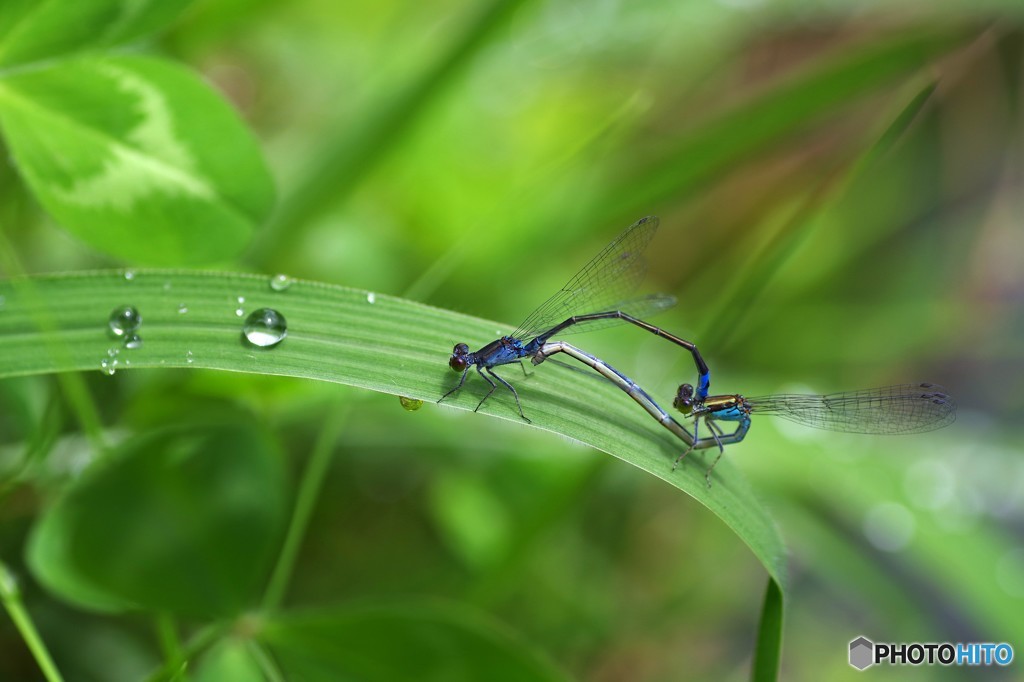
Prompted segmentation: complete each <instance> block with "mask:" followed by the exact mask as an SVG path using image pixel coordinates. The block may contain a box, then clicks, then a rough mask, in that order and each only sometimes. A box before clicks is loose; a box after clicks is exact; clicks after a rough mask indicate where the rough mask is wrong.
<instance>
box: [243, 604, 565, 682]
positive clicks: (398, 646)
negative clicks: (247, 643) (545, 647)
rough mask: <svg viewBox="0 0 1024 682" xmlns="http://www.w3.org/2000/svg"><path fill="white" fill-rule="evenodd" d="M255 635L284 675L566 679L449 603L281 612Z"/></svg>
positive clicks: (452, 681) (520, 681)
mask: <svg viewBox="0 0 1024 682" xmlns="http://www.w3.org/2000/svg"><path fill="white" fill-rule="evenodd" d="M260 638H261V639H262V640H263V641H265V642H266V643H267V645H268V647H269V648H270V649H271V650H272V651H273V653H274V657H275V658H276V659H277V661H278V662H279V664H280V665H281V667H282V668H283V669H284V672H285V676H286V677H287V678H288V679H302V680H307V681H308V682H314V681H316V680H331V681H333V680H360V681H361V682H377V681H379V682H390V681H391V680H417V681H418V682H432V681H437V682H460V681H465V682H476V681H477V680H488V682H501V681H502V680H509V681H510V682H511V681H513V680H514V681H515V682H530V681H534V680H537V681H539V680H567V679H568V678H567V677H566V676H565V675H564V674H563V673H561V672H560V671H558V670H557V669H555V668H554V666H553V665H552V664H551V663H549V662H548V661H547V660H546V659H544V658H543V657H542V656H541V654H540V653H539V652H538V651H537V650H536V649H535V648H534V647H532V646H530V645H528V644H526V643H525V642H522V641H520V640H519V639H518V638H517V637H515V636H513V635H512V634H511V633H509V632H507V631H506V630H505V629H504V628H501V627H499V626H498V625H497V624H495V623H494V622H492V621H491V620H490V619H488V618H485V617H484V616H483V615H481V614H479V613H477V612H475V611H469V610H466V609H463V608H461V607H457V606H454V605H442V604H436V603H420V604H416V603H407V604H402V605H398V606H364V607H358V608H346V609H336V610H332V611H329V612H323V613H320V614H310V615H294V616H282V617H279V618H276V619H274V620H272V621H270V622H268V623H267V625H266V627H265V628H264V629H263V630H262V631H261V633H260Z"/></svg>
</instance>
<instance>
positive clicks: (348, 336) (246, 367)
mask: <svg viewBox="0 0 1024 682" xmlns="http://www.w3.org/2000/svg"><path fill="white" fill-rule="evenodd" d="M270 281H271V278H269V277H260V276H255V275H245V274H237V273H198V272H175V271H160V270H153V271H138V272H136V273H134V276H133V277H132V278H131V279H126V278H125V277H124V276H123V275H122V274H121V273H119V272H115V271H106V272H91V273H79V274H74V275H59V276H52V277H49V276H47V277H36V278H32V280H31V284H32V285H33V287H32V288H33V290H34V295H31V296H25V295H22V294H21V290H22V289H23V288H24V285H25V284H26V282H24V281H21V280H10V281H5V282H0V295H6V298H7V306H6V308H5V312H4V314H3V315H0V343H3V345H4V348H5V351H6V352H5V353H3V354H2V356H0V377H4V376H13V375H20V374H37V373H50V372H59V371H73V370H100V369H101V363H102V364H106V366H107V367H108V368H110V369H117V370H119V369H121V368H125V367H129V366H130V367H131V368H133V369H137V368H146V367H192V368H209V369H220V370H229V371H236V372H254V373H262V374H276V375H282V376H295V377H306V378H311V379H318V380H321V381H334V382H338V383H344V384H350V385H353V386H358V387H361V388H367V389H370V390H373V391H380V392H383V393H390V394H395V395H405V396H407V397H410V398H419V399H421V400H424V401H428V402H429V403H433V402H434V401H436V400H437V399H438V398H439V397H440V396H441V395H443V394H444V393H445V392H446V391H447V390H448V389H449V388H451V387H452V386H453V385H454V384H455V383H456V381H457V380H458V379H457V377H456V376H455V375H454V374H453V373H452V372H451V370H449V369H448V367H447V362H446V360H447V357H448V354H449V353H450V349H451V347H452V344H453V343H454V342H455V341H460V340H467V341H470V342H472V343H473V344H474V346H476V345H483V344H485V343H487V342H489V341H491V340H493V339H494V338H495V336H497V335H499V334H500V333H501V330H502V325H500V324H498V323H495V322H488V321H485V320H480V319H477V318H472V317H469V316H467V315H460V314H458V313H453V312H450V311H446V310H441V309H439V308H432V307H430V306H425V305H422V304H419V303H415V302H413V301H406V300H403V299H399V298H394V297H391V296H384V295H381V294H376V295H374V294H370V293H368V292H365V291H359V290H356V289H349V288H345V287H339V286H330V285H324V284H317V283H313V282H304V281H296V282H295V283H294V284H292V285H291V286H290V287H289V288H288V289H287V290H286V291H283V292H277V291H274V290H272V289H271V287H270ZM240 299H242V300H244V310H242V312H243V314H244V313H246V312H252V311H254V310H256V309H259V308H264V307H269V308H274V309H276V310H277V311H279V312H280V313H282V314H283V315H284V317H285V318H286V320H287V322H288V336H287V338H285V339H284V340H283V341H282V342H281V343H280V344H279V345H277V346H276V347H272V348H258V347H254V346H251V345H248V344H247V343H246V342H245V341H244V338H243V335H242V322H243V320H242V318H241V317H240V316H238V315H237V314H236V310H237V309H239V300H240ZM44 302H45V303H44ZM125 304H132V305H134V306H135V307H136V308H137V309H138V310H139V312H140V313H141V315H142V318H143V322H142V326H141V328H140V330H139V333H140V335H141V337H142V340H143V345H142V347H141V348H139V349H137V350H120V346H121V344H120V343H119V342H117V341H112V340H111V337H110V336H109V334H108V328H107V318H108V316H109V315H110V312H111V310H113V309H114V308H115V307H117V306H121V305H125ZM39 306H45V314H46V315H47V316H48V317H49V318H50V319H51V320H52V323H53V325H52V326H53V329H54V332H53V333H52V334H51V335H50V337H49V339H50V342H49V343H44V342H43V339H44V335H43V334H42V333H40V332H38V331H36V327H35V325H34V324H33V323H32V320H33V319H34V316H39V315H41V314H43V312H44V311H43V310H40V309H39V308H38V307H39ZM182 310H187V312H184V313H183V312H181V311H182ZM61 345H62V346H63V347H61V348H60V352H59V353H54V352H52V351H51V349H52V348H54V347H55V346H57V347H60V346H61ZM108 351H110V352H111V353H115V354H116V357H115V358H113V360H116V364H114V362H113V361H112V359H111V354H110V353H108ZM513 371H514V372H518V371H519V370H518V368H515V369H514V370H513ZM498 372H499V373H501V369H500V368H499V370H498ZM513 377H514V375H511V374H510V378H513ZM477 379H478V378H477V377H469V378H468V380H467V381H466V386H465V387H464V388H463V390H462V391H461V392H460V394H458V395H455V396H452V397H451V398H450V399H448V400H447V401H445V405H446V406H448V407H455V408H459V409H462V410H471V409H473V408H475V407H476V405H477V403H478V402H479V400H480V398H481V397H482V396H483V394H484V391H483V389H484V387H485V386H484V383H483V382H481V381H478V380H477ZM513 381H515V383H516V386H517V389H518V391H519V395H520V398H521V399H522V401H523V405H524V409H525V410H526V412H527V413H528V415H529V417H530V418H531V419H532V420H533V423H532V424H531V425H527V424H523V426H529V427H532V428H540V429H544V430H548V431H552V432H554V433H559V434H562V435H565V436H569V437H571V438H574V439H576V440H579V441H582V442H584V443H586V444H588V445H592V446H594V447H596V448H598V449H600V450H603V451H605V452H608V453H610V454H612V455H614V456H616V457H618V458H620V459H622V460H624V461H626V462H629V463H630V464H633V465H634V466H637V467H639V468H641V469H643V470H645V471H647V472H648V473H650V474H652V475H654V476H657V477H658V478H660V479H662V480H664V481H665V482H667V483H669V484H670V485H673V486H675V487H677V488H679V489H680V490H682V491H684V492H686V493H687V494H688V495H690V496H692V497H694V498H695V499H696V500H698V501H699V502H700V503H701V504H703V505H704V506H706V507H707V508H708V509H710V510H711V511H712V512H714V513H715V514H716V515H717V516H718V517H719V518H721V519H722V520H723V521H725V523H726V524H727V525H728V526H729V527H730V528H732V529H733V531H734V532H736V534H737V535H739V536H740V538H741V539H742V540H743V541H744V542H746V543H747V545H749V546H750V548H751V549H752V550H753V552H754V554H755V555H756V556H757V557H758V559H759V560H760V561H761V563H763V564H764V566H765V568H766V569H767V570H768V572H769V573H770V574H771V575H772V577H773V578H775V579H776V580H781V579H782V574H783V563H784V560H785V559H784V556H783V554H784V551H783V546H782V542H781V540H780V538H779V535H778V532H777V530H776V528H775V525H774V523H773V522H772V520H771V517H770V516H769V515H768V513H767V512H766V511H765V509H764V508H763V507H761V505H760V503H759V502H758V500H757V496H756V495H755V494H754V492H753V491H752V490H751V489H750V486H749V484H748V483H747V481H746V480H745V479H744V478H743V477H742V475H741V474H740V473H739V471H738V470H736V469H734V468H733V467H732V466H731V463H730V462H729V458H728V457H726V458H724V460H723V461H722V462H721V463H720V464H719V466H718V467H717V468H716V469H715V485H714V487H713V488H711V489H708V487H707V485H706V483H705V480H704V470H705V468H706V467H705V465H704V464H703V463H701V462H700V458H699V457H697V458H695V459H696V460H697V461H695V462H693V463H692V464H690V463H688V464H686V465H684V466H681V467H680V468H679V469H677V470H673V469H672V461H673V459H674V458H675V457H676V456H677V455H678V454H679V453H680V451H681V448H682V444H681V443H680V442H679V441H678V440H676V439H675V438H674V437H673V436H672V435H671V434H669V433H668V432H667V431H665V430H664V429H662V428H661V427H659V426H658V425H657V424H656V423H655V422H653V421H652V420H651V418H650V417H649V416H648V415H647V414H646V413H644V412H643V410H641V409H639V408H638V407H636V406H635V405H634V404H633V403H632V402H631V401H630V400H629V399H628V398H627V397H626V396H625V395H623V394H622V392H621V391H619V390H618V389H617V388H615V387H614V386H612V385H611V384H609V383H607V382H604V381H600V380H597V379H596V378H595V377H594V376H593V375H591V374H589V373H584V372H574V371H568V370H567V369H566V368H564V367H559V366H557V365H555V366H551V367H548V366H542V367H537V368H536V369H534V370H533V371H532V373H531V375H530V376H529V377H524V378H513ZM394 404H395V415H394V418H395V420H401V419H408V418H409V413H408V412H406V411H405V410H403V409H402V408H401V407H400V405H399V403H398V401H397V400H396V401H395V403H394ZM595 406H600V408H601V409H595ZM480 412H481V413H482V414H491V415H495V416H498V417H500V418H502V419H508V420H510V421H513V422H516V423H520V424H522V421H521V419H520V417H519V415H518V414H517V412H516V409H515V405H514V403H513V402H512V400H511V397H510V396H508V395H507V394H504V393H496V394H495V395H494V397H493V398H492V399H491V400H489V401H487V402H486V403H485V404H484V406H483V407H481V408H480ZM396 423H397V421H396ZM712 456H713V455H712Z"/></svg>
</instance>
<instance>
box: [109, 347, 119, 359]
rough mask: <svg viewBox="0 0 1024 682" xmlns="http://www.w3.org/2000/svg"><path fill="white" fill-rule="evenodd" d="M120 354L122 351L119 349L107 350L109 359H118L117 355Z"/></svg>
mask: <svg viewBox="0 0 1024 682" xmlns="http://www.w3.org/2000/svg"><path fill="white" fill-rule="evenodd" d="M120 352H121V350H120V349H119V348H108V349H107V357H108V358H116V357H117V354H118V353H120Z"/></svg>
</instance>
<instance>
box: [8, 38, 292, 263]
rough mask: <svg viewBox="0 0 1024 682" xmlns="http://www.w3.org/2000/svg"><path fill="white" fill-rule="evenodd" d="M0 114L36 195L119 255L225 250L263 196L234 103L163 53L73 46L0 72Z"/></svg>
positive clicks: (200, 255)
mask: <svg viewBox="0 0 1024 682" xmlns="http://www.w3.org/2000/svg"><path fill="white" fill-rule="evenodd" d="M0 126H2V128H3V131H4V133H5V135H6V136H7V140H8V144H9V145H10V147H11V151H12V152H13V155H14V159H15V161H16V163H17V166H18V168H19V170H20V172H21V173H22V175H23V176H24V177H25V180H26V181H27V183H28V185H29V186H30V187H31V189H32V191H33V192H34V193H35V195H36V196H37V197H38V199H39V201H40V202H41V203H42V204H43V206H45V207H46V209H47V210H48V211H49V212H50V213H52V214H53V215H54V216H55V217H56V218H57V220H58V221H60V222H61V223H62V224H63V226H64V227H65V228H66V229H67V230H68V231H70V232H72V233H73V234H75V235H76V236H77V237H79V238H80V239H82V240H83V241H85V242H87V243H89V244H91V245H92V246H94V247H96V248H98V249H100V250H102V251H105V252H107V253H109V254H112V255H114V256H118V257H121V258H126V259H132V260H137V261H139V262H144V263H154V264H163V265H177V264H185V263H203V262H211V261H214V260H218V259H224V258H229V257H231V256H234V255H236V254H237V253H239V252H240V251H241V250H242V248H243V247H244V246H245V245H246V244H247V243H248V240H249V238H250V236H251V234H252V232H253V230H254V228H255V226H256V224H258V223H259V222H260V221H261V220H262V219H263V218H264V217H265V216H266V215H267V214H268V213H269V211H270V208H271V205H272V202H273V182H272V180H271V178H270V175H269V172H268V171H267V169H266V166H265V165H264V163H263V159H262V157H261V155H260V151H259V147H258V146H257V144H256V141H255V139H254V138H253V137H252V135H251V134H250V133H249V132H248V130H247V129H246V128H245V126H244V125H243V124H242V122H241V121H240V119H239V118H238V116H237V115H236V114H235V112H234V111H232V109H231V108H230V107H229V106H228V105H227V104H226V103H225V102H224V101H223V100H222V99H221V98H220V97H219V96H218V95H217V94H215V93H214V92H213V91H212V90H210V88H209V87H207V86H206V85H205V84H203V83H202V82H201V81H200V80H199V79H198V78H197V77H196V76H195V75H193V74H192V73H190V72H189V71H187V70H184V69H181V68H179V67H177V66H174V65H172V64H170V63H168V62H164V61H161V60H156V59H150V58H145V57H110V58H99V57H95V58H83V59H78V60H75V61H71V62H64V63H60V64H58V65H55V66H53V67H51V68H48V69H42V70H33V71H29V72H25V73H21V74H17V75H14V76H10V77H8V78H6V79H3V80H0Z"/></svg>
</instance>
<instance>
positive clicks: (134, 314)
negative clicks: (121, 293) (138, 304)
mask: <svg viewBox="0 0 1024 682" xmlns="http://www.w3.org/2000/svg"><path fill="white" fill-rule="evenodd" d="M108 323H109V324H110V331H111V332H112V333H113V334H114V336H124V335H125V334H128V333H130V332H133V331H135V330H136V329H138V328H139V325H141V324H142V315H141V314H139V311H138V310H136V309H135V306H131V305H122V306H118V307H117V308H114V309H113V310H112V311H111V312H110V319H109V320H108Z"/></svg>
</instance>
